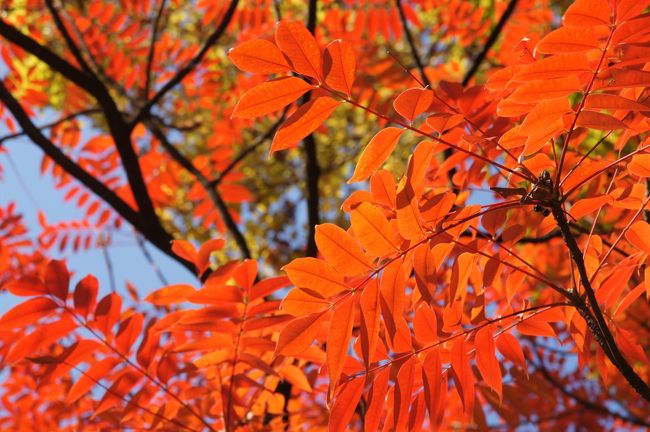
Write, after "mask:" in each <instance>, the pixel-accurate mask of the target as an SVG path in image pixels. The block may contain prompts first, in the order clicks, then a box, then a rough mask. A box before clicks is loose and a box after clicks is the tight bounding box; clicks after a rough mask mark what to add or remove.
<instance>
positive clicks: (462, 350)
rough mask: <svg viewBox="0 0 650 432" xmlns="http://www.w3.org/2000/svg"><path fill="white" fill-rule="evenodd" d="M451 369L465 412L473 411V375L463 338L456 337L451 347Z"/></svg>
mask: <svg viewBox="0 0 650 432" xmlns="http://www.w3.org/2000/svg"><path fill="white" fill-rule="evenodd" d="M450 361H451V371H452V374H453V376H454V380H455V381H456V390H458V394H459V395H460V399H461V400H462V402H463V408H464V409H465V414H467V415H469V414H471V413H472V412H473V411H474V375H473V373H472V367H471V366H470V364H469V355H468V354H467V349H466V347H465V339H464V338H462V337H461V338H458V339H457V340H456V341H455V342H454V344H453V345H452V347H451V353H450Z"/></svg>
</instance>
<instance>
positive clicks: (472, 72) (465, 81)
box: [463, 0, 518, 87]
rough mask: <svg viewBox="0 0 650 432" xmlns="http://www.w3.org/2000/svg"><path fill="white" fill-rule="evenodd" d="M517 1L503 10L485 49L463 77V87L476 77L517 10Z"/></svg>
mask: <svg viewBox="0 0 650 432" xmlns="http://www.w3.org/2000/svg"><path fill="white" fill-rule="evenodd" d="M517 1H518V0H510V2H509V3H508V6H507V7H506V10H505V11H504V12H503V15H501V18H500V19H499V22H498V23H497V25H496V26H495V27H494V29H492V33H490V36H488V38H487V40H486V41H485V45H483V49H482V50H481V52H480V53H479V54H478V55H477V56H476V58H475V59H474V62H473V63H472V66H471V67H470V68H469V70H468V71H467V73H466V74H465V77H464V78H463V87H465V86H467V84H469V82H470V80H471V79H472V78H473V77H474V75H475V74H476V72H478V68H479V67H480V66H481V63H483V61H484V60H485V57H487V54H488V52H489V51H490V48H492V45H494V43H495V42H496V41H497V39H498V38H499V35H500V34H501V31H502V30H503V27H505V25H506V23H507V22H508V19H510V16H511V15H512V13H513V12H514V11H515V8H516V6H517Z"/></svg>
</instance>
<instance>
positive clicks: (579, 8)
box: [562, 0, 612, 27]
mask: <svg viewBox="0 0 650 432" xmlns="http://www.w3.org/2000/svg"><path fill="white" fill-rule="evenodd" d="M611 16H612V11H611V10H610V8H609V4H608V3H607V0H576V1H575V2H573V4H571V5H570V6H569V7H568V8H567V10H566V12H565V13H564V17H562V23H563V24H564V25H565V26H568V27H593V26H597V25H609V24H610V21H611Z"/></svg>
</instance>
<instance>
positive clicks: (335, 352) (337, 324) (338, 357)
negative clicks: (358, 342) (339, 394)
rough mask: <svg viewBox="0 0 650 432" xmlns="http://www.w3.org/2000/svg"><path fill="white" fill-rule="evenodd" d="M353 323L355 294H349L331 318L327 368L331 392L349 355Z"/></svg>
mask: <svg viewBox="0 0 650 432" xmlns="http://www.w3.org/2000/svg"><path fill="white" fill-rule="evenodd" d="M353 324H354V296H349V297H348V298H347V299H345V300H343V301H342V302H340V303H339V304H338V306H336V308H335V309H334V312H333V313H332V318H331V319H330V327H329V332H328V335H327V369H328V372H329V378H330V392H333V391H334V389H336V385H337V384H338V381H339V378H340V376H341V372H342V371H343V365H344V364H345V360H346V359H347V357H348V350H349V346H350V336H351V334H352V326H353Z"/></svg>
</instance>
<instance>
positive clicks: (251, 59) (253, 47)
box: [228, 39, 289, 74]
mask: <svg viewBox="0 0 650 432" xmlns="http://www.w3.org/2000/svg"><path fill="white" fill-rule="evenodd" d="M228 57H229V58H230V60H231V61H232V62H233V63H234V64H235V66H237V67H238V68H239V69H241V70H243V71H246V72H252V73H261V74H269V73H282V72H288V71H289V64H288V63H287V61H286V60H285V58H284V56H283V55H282V51H280V49H279V48H278V47H277V45H275V44H274V43H272V42H269V41H267V40H264V39H251V40H248V41H246V42H243V43H241V44H239V45H237V46H236V47H235V48H233V49H231V50H230V51H229V52H228Z"/></svg>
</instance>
